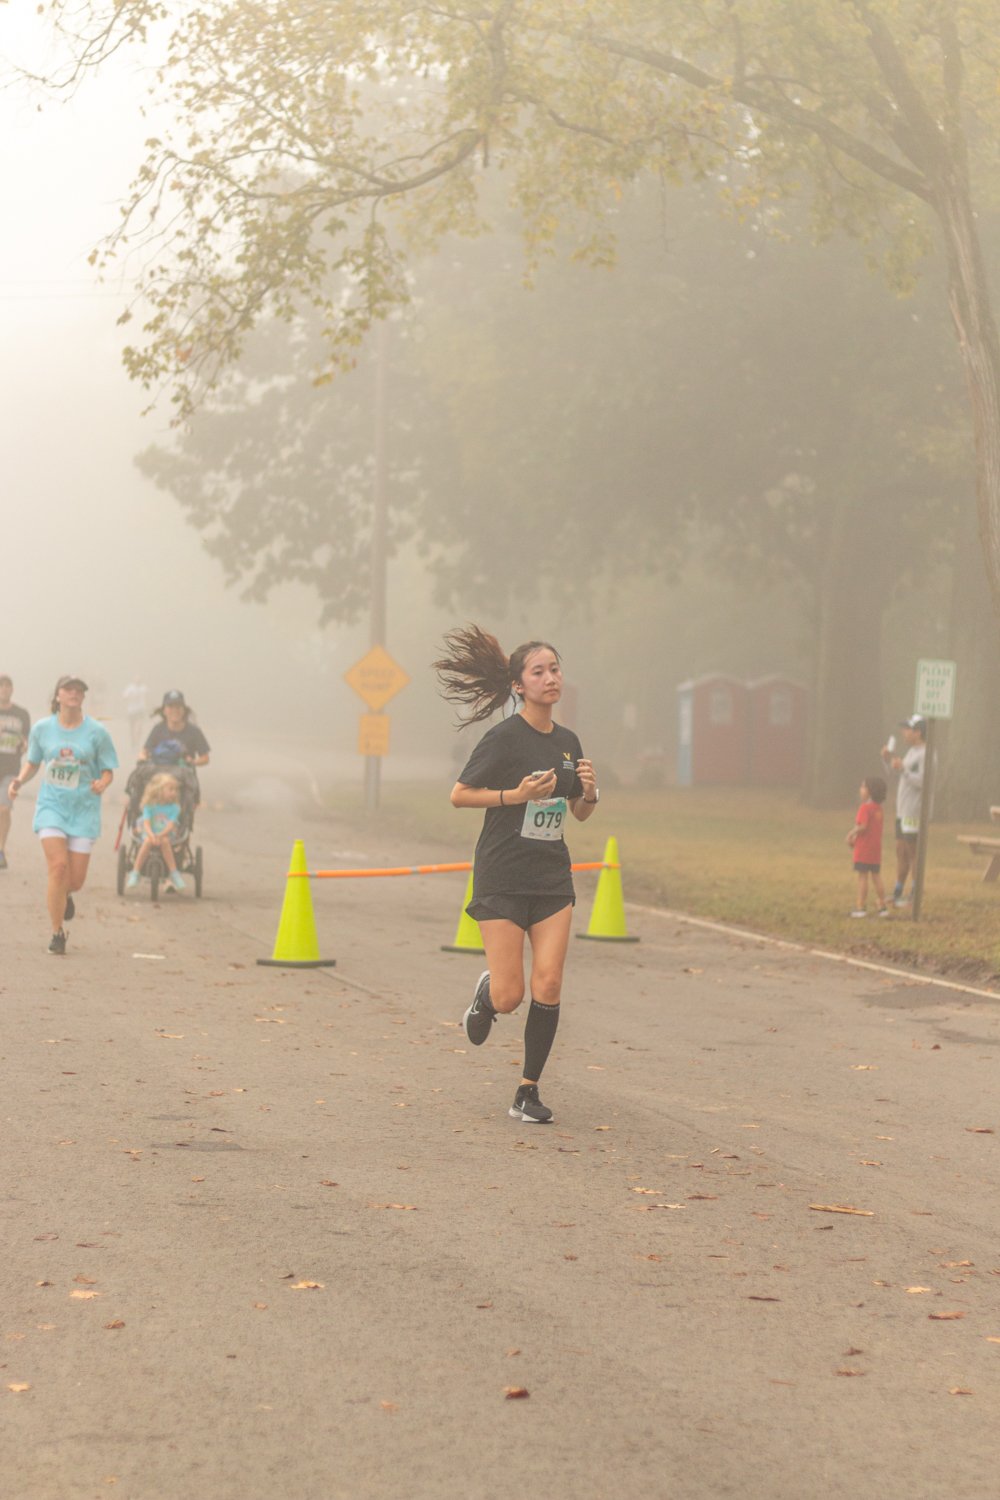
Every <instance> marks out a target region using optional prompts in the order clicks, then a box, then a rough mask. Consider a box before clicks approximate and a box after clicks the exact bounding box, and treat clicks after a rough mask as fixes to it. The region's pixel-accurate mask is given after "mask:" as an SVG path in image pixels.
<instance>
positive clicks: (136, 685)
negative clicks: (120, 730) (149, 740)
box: [122, 677, 149, 750]
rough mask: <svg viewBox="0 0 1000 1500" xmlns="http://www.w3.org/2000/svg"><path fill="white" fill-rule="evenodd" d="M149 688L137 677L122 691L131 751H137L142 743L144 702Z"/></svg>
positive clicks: (144, 715) (144, 714)
mask: <svg viewBox="0 0 1000 1500" xmlns="http://www.w3.org/2000/svg"><path fill="white" fill-rule="evenodd" d="M148 695H149V688H148V687H147V686H146V684H145V683H144V682H140V681H139V678H138V677H134V678H133V679H132V681H131V682H129V683H126V685H125V687H124V688H123V689H122V697H123V698H124V699H125V715H126V717H127V719H128V732H129V739H130V741H131V744H132V749H133V750H138V748H139V746H140V744H141V743H142V731H143V729H144V728H145V718H146V700H147V697H148Z"/></svg>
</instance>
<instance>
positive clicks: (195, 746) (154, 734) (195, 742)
mask: <svg viewBox="0 0 1000 1500" xmlns="http://www.w3.org/2000/svg"><path fill="white" fill-rule="evenodd" d="M166 740H176V741H177V743H178V744H179V745H181V746H182V747H183V748H182V754H183V755H207V754H208V751H209V744H208V740H206V738H205V736H204V735H203V734H202V732H201V730H200V729H199V728H198V726H197V724H192V723H190V722H188V723H187V724H185V725H184V728H183V729H168V728H167V723H166V720H165V719H161V720H160V722H159V724H156V725H154V727H153V728H152V729H151V730H150V731H149V734H148V735H147V736H146V745H145V748H146V750H147V751H148V752H149V754H150V755H152V753H153V751H154V750H155V749H156V747H157V745H162V744H163V743H164V742H165V741H166Z"/></svg>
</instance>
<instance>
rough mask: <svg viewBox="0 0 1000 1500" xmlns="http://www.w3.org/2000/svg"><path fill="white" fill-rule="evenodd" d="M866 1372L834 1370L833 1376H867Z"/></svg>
mask: <svg viewBox="0 0 1000 1500" xmlns="http://www.w3.org/2000/svg"><path fill="white" fill-rule="evenodd" d="M867 1373H868V1371H867V1370H835V1371H834V1374H835V1375H867Z"/></svg>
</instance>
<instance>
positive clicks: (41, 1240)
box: [35, 1233, 59, 1244]
mask: <svg viewBox="0 0 1000 1500" xmlns="http://www.w3.org/2000/svg"><path fill="white" fill-rule="evenodd" d="M58 1238H59V1236H58V1235H57V1234H54V1233H53V1234H36V1235H35V1241H36V1243H37V1244H46V1243H48V1242H49V1241H50V1240H57V1239H58Z"/></svg>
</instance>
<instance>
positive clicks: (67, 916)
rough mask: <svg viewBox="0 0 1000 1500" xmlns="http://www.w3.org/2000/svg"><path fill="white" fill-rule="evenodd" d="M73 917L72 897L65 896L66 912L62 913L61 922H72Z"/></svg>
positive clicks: (73, 904) (74, 908)
mask: <svg viewBox="0 0 1000 1500" xmlns="http://www.w3.org/2000/svg"><path fill="white" fill-rule="evenodd" d="M75 916H76V902H75V901H74V900H73V897H72V896H67V897H66V910H65V911H64V912H63V921H64V922H72V920H73V918H74V917H75Z"/></svg>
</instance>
